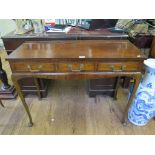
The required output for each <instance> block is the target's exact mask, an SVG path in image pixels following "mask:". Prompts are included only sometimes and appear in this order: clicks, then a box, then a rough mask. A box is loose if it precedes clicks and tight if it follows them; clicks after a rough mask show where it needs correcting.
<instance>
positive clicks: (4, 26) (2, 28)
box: [0, 19, 16, 47]
mask: <svg viewBox="0 0 155 155" xmlns="http://www.w3.org/2000/svg"><path fill="white" fill-rule="evenodd" d="M15 29H16V24H15V22H14V21H13V20H12V19H0V47H2V46H3V42H2V40H1V36H4V35H6V34H8V33H9V32H11V31H13V30H15Z"/></svg>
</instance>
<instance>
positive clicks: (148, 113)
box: [128, 59, 155, 126]
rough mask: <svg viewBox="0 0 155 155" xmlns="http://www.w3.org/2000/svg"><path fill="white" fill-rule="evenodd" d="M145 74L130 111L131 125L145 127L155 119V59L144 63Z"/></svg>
mask: <svg viewBox="0 0 155 155" xmlns="http://www.w3.org/2000/svg"><path fill="white" fill-rule="evenodd" d="M144 65H145V74H144V77H143V78H142V80H141V82H140V84H139V87H138V89H137V92H136V95H135V98H134V99H133V102H132V104H131V107H130V108H129V111H128V119H129V121H130V122H131V123H133V124H135V125H138V126H143V125H146V124H147V123H148V122H149V120H150V119H152V117H155V59H147V60H145V61H144Z"/></svg>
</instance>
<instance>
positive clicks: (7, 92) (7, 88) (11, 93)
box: [0, 59, 17, 99]
mask: <svg viewBox="0 0 155 155" xmlns="http://www.w3.org/2000/svg"><path fill="white" fill-rule="evenodd" d="M0 80H1V82H2V86H1V89H0V99H14V98H16V96H17V93H16V90H15V88H14V86H11V85H9V83H8V78H7V75H6V72H5V70H4V69H3V68H2V61H1V59H0Z"/></svg>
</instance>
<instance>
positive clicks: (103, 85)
mask: <svg viewBox="0 0 155 155" xmlns="http://www.w3.org/2000/svg"><path fill="white" fill-rule="evenodd" d="M118 82H119V80H118V77H113V78H108V80H107V79H106V78H105V79H94V80H89V81H88V82H87V89H88V95H89V97H96V95H108V96H111V97H113V98H114V99H116V96H117V95H116V94H117V89H118Z"/></svg>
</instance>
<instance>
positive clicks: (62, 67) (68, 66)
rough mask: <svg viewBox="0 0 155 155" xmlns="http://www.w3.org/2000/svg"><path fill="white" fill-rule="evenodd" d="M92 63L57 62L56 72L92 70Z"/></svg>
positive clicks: (93, 66) (93, 68)
mask: <svg viewBox="0 0 155 155" xmlns="http://www.w3.org/2000/svg"><path fill="white" fill-rule="evenodd" d="M94 70H95V65H94V64H93V63H59V64H57V72H83V71H94Z"/></svg>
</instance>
